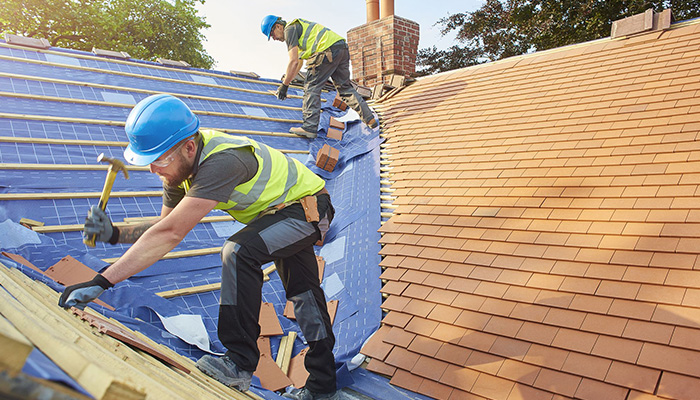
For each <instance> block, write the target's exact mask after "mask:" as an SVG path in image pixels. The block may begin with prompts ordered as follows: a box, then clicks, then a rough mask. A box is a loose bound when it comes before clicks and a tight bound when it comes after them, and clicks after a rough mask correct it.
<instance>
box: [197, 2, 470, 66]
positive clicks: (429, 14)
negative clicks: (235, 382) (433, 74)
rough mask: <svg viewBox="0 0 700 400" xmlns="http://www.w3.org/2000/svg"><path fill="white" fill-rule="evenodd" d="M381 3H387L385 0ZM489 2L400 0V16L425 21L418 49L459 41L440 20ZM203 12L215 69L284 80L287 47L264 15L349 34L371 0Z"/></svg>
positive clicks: (224, 5)
mask: <svg viewBox="0 0 700 400" xmlns="http://www.w3.org/2000/svg"><path fill="white" fill-rule="evenodd" d="M380 3H381V1H380ZM482 3H483V0H461V1H458V0H433V1H429V0H428V1H426V0H394V14H395V15H396V16H399V17H402V18H406V19H409V20H412V21H415V22H417V23H418V24H419V25H420V42H419V44H418V48H419V49H422V48H425V47H432V46H437V48H438V49H446V48H448V47H450V46H452V45H454V44H457V43H456V42H455V41H454V36H455V35H454V33H452V34H449V35H447V36H444V37H443V36H441V34H440V27H439V26H435V23H436V22H437V21H438V20H439V19H440V18H443V17H446V16H448V15H450V14H456V13H459V12H465V11H475V10H476V9H478V8H479V7H481V5H482ZM197 9H198V10H199V15H200V16H203V17H205V19H206V22H207V23H208V24H209V25H211V28H209V29H207V30H205V31H204V32H203V33H204V36H205V37H206V41H205V42H204V48H205V49H206V51H207V53H209V55H210V56H212V57H213V58H214V60H215V61H216V64H215V66H214V67H213V69H214V70H217V71H230V70H235V71H244V72H255V73H257V74H258V75H260V76H261V77H263V78H271V79H280V78H281V77H282V74H284V72H285V69H286V66H287V61H288V57H287V48H286V46H285V45H284V44H283V43H281V42H276V41H274V40H270V41H269V42H268V41H267V38H266V37H265V36H264V35H263V34H262V32H261V30H260V22H261V21H262V19H263V17H264V16H266V15H268V14H273V15H277V16H280V17H282V18H283V19H284V20H286V21H291V20H293V19H295V18H304V19H307V20H311V21H314V22H318V23H320V24H322V25H324V26H326V27H328V28H329V29H331V30H332V31H334V32H336V33H338V34H339V35H341V36H343V37H345V38H347V32H348V30H350V29H352V28H355V27H357V26H360V25H363V24H365V23H366V22H367V6H366V1H365V0H347V1H342V0H341V1H333V0H331V1H329V0H249V1H239V0H206V2H205V3H204V4H198V5H197Z"/></svg>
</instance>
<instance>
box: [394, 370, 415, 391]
mask: <svg viewBox="0 0 700 400" xmlns="http://www.w3.org/2000/svg"><path fill="white" fill-rule="evenodd" d="M389 383H391V384H392V385H396V386H399V387H402V388H405V389H408V390H411V391H414V392H415V391H418V390H419V388H420V386H421V384H422V383H423V378H421V377H419V376H416V375H413V374H412V373H410V372H408V371H405V370H402V369H397V370H396V372H395V373H394V375H393V376H392V378H391V380H390V381H389Z"/></svg>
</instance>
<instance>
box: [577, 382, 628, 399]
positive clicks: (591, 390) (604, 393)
mask: <svg viewBox="0 0 700 400" xmlns="http://www.w3.org/2000/svg"><path fill="white" fill-rule="evenodd" d="M628 392H629V390H628V389H626V388H624V387H619V386H613V385H610V384H607V383H603V382H600V381H594V380H591V379H583V380H582V381H581V384H580V385H579V387H578V389H577V390H576V398H580V399H584V400H626V399H627V393H628Z"/></svg>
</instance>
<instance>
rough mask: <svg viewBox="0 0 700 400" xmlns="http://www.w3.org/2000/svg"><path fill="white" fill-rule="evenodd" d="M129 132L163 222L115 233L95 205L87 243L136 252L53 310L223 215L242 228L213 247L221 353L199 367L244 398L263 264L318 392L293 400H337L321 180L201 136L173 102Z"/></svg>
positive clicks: (90, 294) (136, 115) (266, 151)
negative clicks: (275, 278) (276, 283)
mask: <svg viewBox="0 0 700 400" xmlns="http://www.w3.org/2000/svg"><path fill="white" fill-rule="evenodd" d="M126 134H127V137H128V139H129V144H128V146H127V148H126V150H125V151H124V157H125V158H126V160H127V161H128V162H129V163H131V164H134V165H140V166H146V165H148V166H149V167H150V170H151V172H152V173H155V174H157V175H158V176H159V177H160V178H161V180H162V181H163V206H162V209H161V214H160V217H158V218H156V219H154V220H151V221H148V222H144V223H141V224H133V225H127V226H122V227H119V228H118V227H116V226H114V225H112V222H111V220H110V218H109V217H108V216H107V215H106V214H105V212H104V211H102V210H101V209H100V208H99V207H93V208H92V209H91V210H90V212H89V214H88V217H87V219H86V221H85V226H84V234H85V235H86V236H87V237H90V236H92V235H95V236H96V239H97V240H98V241H102V242H108V243H110V244H117V243H133V246H131V247H130V248H129V249H128V250H127V251H126V253H124V255H123V256H122V257H120V258H119V259H118V260H117V261H116V262H115V263H114V264H112V265H111V266H109V267H108V268H107V269H106V270H105V271H103V272H102V273H101V274H99V273H98V274H97V275H96V276H95V277H94V278H93V279H92V280H90V281H87V282H83V283H79V284H76V285H72V286H68V287H66V288H65V290H64V292H63V294H62V295H61V298H60V300H59V305H60V306H62V307H66V308H67V307H71V306H75V307H78V308H84V307H85V306H86V305H87V304H88V303H89V302H90V301H92V300H94V299H96V298H97V297H98V296H99V295H100V294H102V292H103V291H104V290H107V289H109V288H111V287H112V286H114V284H116V283H119V282H121V281H123V280H125V279H127V278H129V277H130V276H132V275H134V274H136V273H138V272H140V271H143V270H144V269H146V268H148V267H149V266H150V265H152V264H153V263H155V262H156V261H158V260H160V259H161V258H162V257H163V256H164V255H165V254H167V253H168V252H169V251H171V250H172V249H173V248H175V246H177V245H178V243H180V241H181V240H182V239H183V238H184V237H185V235H187V233H188V232H189V231H190V230H192V229H193V228H194V227H195V226H196V225H197V224H198V223H199V222H200V220H201V219H202V218H204V216H206V215H207V214H208V213H209V212H210V211H211V210H213V209H220V210H224V211H226V212H228V213H229V214H230V215H231V216H232V217H233V218H235V219H236V220H238V221H240V222H242V223H245V224H247V226H246V227H245V228H243V229H242V230H240V231H239V232H237V233H236V234H234V235H233V236H231V237H230V238H228V239H227V240H226V241H225V242H224V244H223V247H222V249H221V260H222V271H221V298H220V302H219V322H218V335H219V339H221V342H222V343H223V345H224V346H225V347H226V348H227V350H228V351H227V352H226V354H225V355H224V356H223V357H214V356H211V355H205V356H203V357H202V358H200V359H199V360H198V361H197V367H198V368H199V369H201V370H202V371H204V372H205V373H206V374H208V375H210V376H212V377H214V378H215V379H217V380H218V381H220V382H222V383H224V384H226V385H228V386H232V387H237V388H238V389H240V390H247V389H248V387H249V385H250V382H251V377H252V375H253V371H255V369H256V367H257V365H258V360H259V357H260V352H259V350H258V346H257V339H258V336H259V335H260V326H259V325H258V318H259V315H260V307H261V301H262V294H261V289H262V284H263V273H262V270H261V266H262V265H263V264H266V263H269V262H271V261H274V262H275V265H276V266H277V272H278V273H279V276H280V278H281V279H282V284H283V285H284V288H285V291H286V296H287V299H289V300H290V301H292V303H293V304H294V313H295V316H296V319H297V321H298V322H299V326H300V328H301V331H302V333H303V334H304V337H305V339H306V340H307V342H308V345H309V350H308V352H307V353H306V360H305V366H306V370H307V371H308V372H309V378H308V380H307V382H306V388H307V389H306V390H307V391H306V392H305V393H314V394H312V395H310V396H311V397H309V396H307V397H301V398H334V397H333V396H334V395H335V393H336V369H335V359H334V357H333V345H334V344H335V337H334V336H333V330H332V326H331V322H330V316H329V314H328V309H327V307H326V298H325V296H324V293H323V290H322V289H321V287H320V283H319V279H318V264H317V261H316V256H315V253H314V248H313V246H314V244H317V243H318V242H319V241H322V240H323V237H324V235H325V232H326V231H327V230H328V226H329V224H330V221H331V220H332V219H333V214H334V210H333V206H332V205H331V201H330V196H329V194H328V191H327V190H326V189H325V181H324V180H323V179H321V178H320V177H318V176H317V175H316V174H314V173H313V172H311V170H309V169H308V168H306V167H305V166H304V165H303V164H301V163H300V162H299V161H297V160H295V159H293V158H289V157H287V156H286V155H284V154H283V153H281V152H280V151H278V150H275V149H273V148H271V147H268V146H266V145H264V144H262V143H258V142H256V141H254V140H251V139H248V138H246V137H240V136H232V135H228V134H225V133H221V132H218V131H215V130H208V129H200V128H199V119H198V118H197V116H195V115H194V114H193V113H192V111H191V110H190V109H189V107H187V105H186V104H185V103H184V102H182V101H181V100H180V99H177V98H175V97H173V96H170V95H165V94H159V95H153V96H149V97H147V98H146V99H144V100H142V101H140V102H139V103H138V104H137V105H136V106H135V107H134V108H133V110H132V111H131V113H130V114H129V117H128V118H127V120H126ZM316 393H318V394H323V395H325V396H326V397H320V395H317V394H316ZM297 398H299V397H297Z"/></svg>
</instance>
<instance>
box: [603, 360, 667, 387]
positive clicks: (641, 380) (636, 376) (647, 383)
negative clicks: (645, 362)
mask: <svg viewBox="0 0 700 400" xmlns="http://www.w3.org/2000/svg"><path fill="white" fill-rule="evenodd" d="M660 374H661V373H660V371H658V370H654V369H649V368H644V367H640V366H637V365H633V364H628V363H624V362H620V361H613V362H612V365H610V369H609V370H608V371H607V375H606V376H605V382H609V383H612V384H615V385H619V386H625V387H630V388H634V389H637V390H640V391H642V392H648V393H653V392H654V388H655V386H656V384H657V382H658V381H659V375H660Z"/></svg>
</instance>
